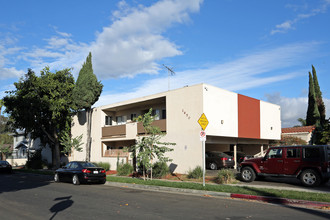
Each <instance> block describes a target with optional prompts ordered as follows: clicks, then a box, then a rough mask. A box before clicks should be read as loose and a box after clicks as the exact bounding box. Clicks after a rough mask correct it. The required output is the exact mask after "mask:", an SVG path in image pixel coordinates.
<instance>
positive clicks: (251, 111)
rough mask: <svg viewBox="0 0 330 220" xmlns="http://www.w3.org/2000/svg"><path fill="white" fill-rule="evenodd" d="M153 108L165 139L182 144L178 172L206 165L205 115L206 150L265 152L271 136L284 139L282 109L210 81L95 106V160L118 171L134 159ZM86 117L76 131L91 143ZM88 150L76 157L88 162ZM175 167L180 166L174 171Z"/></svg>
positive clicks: (176, 158) (76, 122) (173, 153)
mask: <svg viewBox="0 0 330 220" xmlns="http://www.w3.org/2000/svg"><path fill="white" fill-rule="evenodd" d="M150 108H152V109H153V114H154V115H155V116H156V120H155V121H154V125H155V126H158V127H159V128H160V129H161V130H162V131H163V132H165V133H166V135H165V136H164V137H163V141H166V142H172V143H173V142H174V143H176V145H175V146H173V149H174V150H173V151H171V152H168V153H167V156H169V157H170V158H171V159H173V161H172V162H171V163H170V164H169V165H171V166H170V167H171V168H172V171H174V172H176V173H187V172H188V171H189V169H194V168H195V167H196V166H202V161H203V155H202V142H201V141H200V132H201V127H200V125H199V123H198V119H199V118H200V116H201V115H202V114H203V113H204V114H205V115H206V117H207V119H208V121H209V124H208V126H207V128H206V129H205V132H206V145H205V146H206V151H211V150H216V151H229V150H235V151H236V150H237V151H243V152H245V153H247V154H257V153H260V152H263V150H264V148H267V147H268V144H269V141H270V140H279V139H280V137H281V120H280V107H279V106H278V105H274V104H271V103H267V102H264V101H260V100H257V99H254V98H250V97H247V96H244V95H240V94H237V93H234V92H230V91H227V90H224V89H220V88H217V87H214V86H211V85H208V84H198V85H194V86H189V87H188V86H186V87H183V88H180V89H176V90H171V91H167V92H163V93H158V94H154V95H150V96H145V97H140V98H136V99H133V100H127V101H123V102H120V103H115V104H110V105H105V106H101V107H97V108H94V110H93V115H92V150H91V161H94V162H101V161H102V162H109V163H110V164H111V169H116V164H117V162H118V160H119V162H128V163H132V164H133V163H134V159H132V158H131V156H130V153H129V152H126V151H124V148H125V147H129V146H131V145H134V144H135V143H136V141H137V140H138V139H139V138H141V137H142V136H143V135H144V129H143V126H142V124H140V123H137V122H134V118H135V117H137V116H139V115H143V114H145V113H146V112H148V111H149V109H150ZM86 130H87V129H86V118H85V114H84V113H83V112H82V113H80V114H78V115H77V116H76V117H75V118H74V125H73V127H72V135H73V136H74V137H75V136H79V135H81V134H83V137H84V138H83V139H84V141H83V142H84V143H86V137H87V136H86ZM85 158H86V154H85V151H83V152H77V151H75V152H73V153H72V155H71V157H70V158H69V159H70V160H84V159H85ZM174 169H175V170H174Z"/></svg>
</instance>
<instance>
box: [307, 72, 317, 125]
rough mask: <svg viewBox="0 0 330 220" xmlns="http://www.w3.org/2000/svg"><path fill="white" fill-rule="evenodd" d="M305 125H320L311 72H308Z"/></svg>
mask: <svg viewBox="0 0 330 220" xmlns="http://www.w3.org/2000/svg"><path fill="white" fill-rule="evenodd" d="M306 125H307V126H309V125H315V126H316V127H318V126H320V112H319V109H318V107H317V103H316V97H315V88H314V80H313V77H312V74H311V72H309V92H308V108H307V115H306Z"/></svg>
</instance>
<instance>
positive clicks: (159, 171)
mask: <svg viewBox="0 0 330 220" xmlns="http://www.w3.org/2000/svg"><path fill="white" fill-rule="evenodd" d="M169 173H170V168H169V167H168V166H167V164H166V163H165V162H156V163H154V165H153V168H152V176H153V177H156V178H160V177H163V176H166V175H167V174H169Z"/></svg>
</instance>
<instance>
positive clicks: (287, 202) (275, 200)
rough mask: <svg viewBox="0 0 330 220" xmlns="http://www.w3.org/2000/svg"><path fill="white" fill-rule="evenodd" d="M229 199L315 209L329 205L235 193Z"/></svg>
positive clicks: (329, 204)
mask: <svg viewBox="0 0 330 220" xmlns="http://www.w3.org/2000/svg"><path fill="white" fill-rule="evenodd" d="M230 197H231V198H235V199H249V200H256V201H261V202H268V203H275V204H282V205H298V206H308V207H316V208H330V203H327V202H313V201H306V200H297V199H285V198H276V197H269V196H253V195H245V194H235V193H232V194H231V196H230Z"/></svg>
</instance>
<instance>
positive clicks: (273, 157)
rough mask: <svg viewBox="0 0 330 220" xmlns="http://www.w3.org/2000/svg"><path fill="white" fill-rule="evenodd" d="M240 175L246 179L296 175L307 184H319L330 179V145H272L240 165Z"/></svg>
mask: <svg viewBox="0 0 330 220" xmlns="http://www.w3.org/2000/svg"><path fill="white" fill-rule="evenodd" d="M240 176H241V179H242V180H243V181H245V182H252V181H253V180H255V178H256V177H259V176H260V177H261V176H272V177H274V176H278V177H295V178H298V179H300V181H301V183H302V184H303V185H305V186H318V185H319V184H321V183H326V182H328V181H329V178H330V146H329V145H319V146H317V145H305V146H280V147H271V148H269V149H268V151H267V153H266V155H265V156H264V157H261V158H253V159H248V160H245V161H243V162H242V163H241V164H240Z"/></svg>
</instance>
